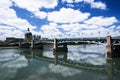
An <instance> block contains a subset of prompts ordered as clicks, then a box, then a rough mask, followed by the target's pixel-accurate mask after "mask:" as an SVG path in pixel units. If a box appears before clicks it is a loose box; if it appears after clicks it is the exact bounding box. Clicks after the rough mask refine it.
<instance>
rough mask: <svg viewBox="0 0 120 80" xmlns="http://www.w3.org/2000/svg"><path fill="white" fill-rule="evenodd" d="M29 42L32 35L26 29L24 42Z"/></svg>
mask: <svg viewBox="0 0 120 80" xmlns="http://www.w3.org/2000/svg"><path fill="white" fill-rule="evenodd" d="M31 40H32V33H31V32H30V30H29V28H28V29H27V32H26V33H25V41H31Z"/></svg>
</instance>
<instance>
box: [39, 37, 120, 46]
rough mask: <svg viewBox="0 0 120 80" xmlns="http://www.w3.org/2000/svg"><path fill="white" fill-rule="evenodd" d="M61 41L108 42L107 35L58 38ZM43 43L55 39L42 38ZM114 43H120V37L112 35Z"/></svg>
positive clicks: (68, 42) (78, 42) (79, 42)
mask: <svg viewBox="0 0 120 80" xmlns="http://www.w3.org/2000/svg"><path fill="white" fill-rule="evenodd" d="M57 40H58V41H59V42H66V43H67V44H87V43H90V44H95V43H106V37H101V38H98V37H92V38H57ZM40 41H41V42H43V43H53V42H54V39H46V40H40ZM112 42H113V43H120V37H112Z"/></svg>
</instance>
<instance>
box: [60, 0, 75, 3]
mask: <svg viewBox="0 0 120 80" xmlns="http://www.w3.org/2000/svg"><path fill="white" fill-rule="evenodd" d="M62 1H63V2H68V3H73V0H62Z"/></svg>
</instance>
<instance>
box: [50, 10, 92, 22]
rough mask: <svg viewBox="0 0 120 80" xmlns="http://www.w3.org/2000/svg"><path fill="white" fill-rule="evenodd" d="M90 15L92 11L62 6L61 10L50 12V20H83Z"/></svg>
mask: <svg viewBox="0 0 120 80" xmlns="http://www.w3.org/2000/svg"><path fill="white" fill-rule="evenodd" d="M89 16H90V13H82V12H80V11H79V10H74V9H71V8H61V9H60V11H54V12H50V13H48V20H49V21H53V22H57V23H75V22H82V21H83V20H85V19H87V18H88V17H89Z"/></svg>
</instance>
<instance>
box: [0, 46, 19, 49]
mask: <svg viewBox="0 0 120 80" xmlns="http://www.w3.org/2000/svg"><path fill="white" fill-rule="evenodd" d="M16 48H19V47H18V46H10V47H0V49H16Z"/></svg>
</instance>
